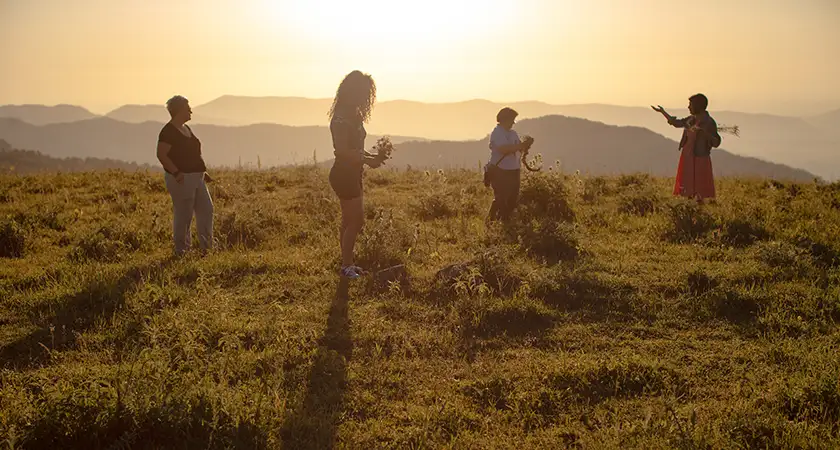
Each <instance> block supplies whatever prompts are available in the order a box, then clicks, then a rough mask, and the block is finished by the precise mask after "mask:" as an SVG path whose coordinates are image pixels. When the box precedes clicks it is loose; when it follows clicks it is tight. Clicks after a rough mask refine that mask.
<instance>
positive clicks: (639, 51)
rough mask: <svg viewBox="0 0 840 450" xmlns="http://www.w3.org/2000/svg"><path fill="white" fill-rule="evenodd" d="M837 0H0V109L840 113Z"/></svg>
mask: <svg viewBox="0 0 840 450" xmlns="http://www.w3.org/2000/svg"><path fill="white" fill-rule="evenodd" d="M838 55H840V0H797V1H794V0H702V1H696V2H692V1H690V0H689V1H685V0H680V1H666V0H586V1H582V0H425V1H416V0H411V1H407V0H355V1H343V0H334V1H333V0H330V1H326V0H300V1H291V0H177V1H176V0H0V58H2V59H0V61H2V66H0V67H2V69H0V104H6V103H44V104H56V103H72V104H80V105H83V106H86V107H88V108H90V109H92V110H94V111H96V112H105V111H107V110H109V109H111V108H114V107H116V106H119V105H122V104H126V103H157V104H162V103H163V102H164V101H165V100H166V98H168V97H169V96H171V95H173V94H174V93H181V94H183V95H186V96H187V97H189V98H190V99H191V100H192V102H193V104H200V103H202V102H206V101H209V100H212V99H213V98H216V97H218V96H220V95H224V94H238V95H278V96H302V97H319V98H322V97H331V96H332V94H333V93H334V91H335V88H336V86H337V83H338V82H339V81H340V79H341V77H342V76H343V75H344V74H345V73H347V72H348V71H350V70H352V69H357V68H358V69H361V70H364V71H367V72H370V73H372V74H373V75H374V78H375V79H376V81H377V85H378V87H379V96H380V99H382V100H388V99H397V98H401V99H411V100H420V101H434V102H437V101H457V100H466V99H472V98H486V99H490V100H496V101H514V100H542V101H546V102H550V103H562V104H567V103H611V104H621V105H646V104H650V103H659V104H666V105H674V106H683V105H684V104H685V103H686V101H685V99H686V98H687V96H688V95H690V94H692V93H695V92H704V93H706V94H707V95H708V96H709V97H710V98H711V99H712V103H713V107H715V109H733V110H741V111H767V112H789V113H791V114H808V113H819V112H822V110H828V109H836V108H840V61H838Z"/></svg>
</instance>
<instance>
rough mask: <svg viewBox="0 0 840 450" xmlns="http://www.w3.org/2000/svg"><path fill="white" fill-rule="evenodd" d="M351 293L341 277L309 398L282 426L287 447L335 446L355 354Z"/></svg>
mask: <svg viewBox="0 0 840 450" xmlns="http://www.w3.org/2000/svg"><path fill="white" fill-rule="evenodd" d="M348 291H349V286H348V280H347V279H346V278H341V281H340V282H339V284H338V289H337V290H336V295H335V298H334V299H333V303H332V306H331V307H330V313H329V316H328V318H327V329H326V331H325V332H324V336H323V337H322V338H321V340H320V341H319V343H318V350H317V353H316V354H315V361H314V363H313V364H312V371H311V372H310V374H309V382H308V384H307V387H306V396H305V397H304V399H303V401H302V402H301V404H300V406H299V407H298V408H297V409H296V411H295V412H294V413H292V414H290V415H289V416H288V417H287V419H286V420H285V422H284V423H283V430H282V437H283V441H284V444H285V446H288V448H295V449H298V448H300V449H310V448H311V449H324V448H333V447H334V446H335V440H336V434H337V429H338V420H339V417H340V415H341V410H342V407H343V402H344V394H345V390H346V388H347V365H348V364H349V362H350V358H351V356H352V353H353V343H352V341H351V339H350V319H349V317H348V312H347V304H348V301H349V293H348Z"/></svg>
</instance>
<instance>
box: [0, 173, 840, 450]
mask: <svg viewBox="0 0 840 450" xmlns="http://www.w3.org/2000/svg"><path fill="white" fill-rule="evenodd" d="M214 176H215V177H216V178H217V183H215V184H214V185H213V186H212V189H211V193H212V195H213V196H214V199H215V204H216V224H215V230H216V231H215V232H216V236H215V237H216V240H217V250H216V251H214V252H213V253H211V254H210V255H208V256H206V257H203V258H202V257H200V256H199V255H197V254H195V255H190V256H187V257H185V258H183V259H174V258H172V257H171V256H170V254H171V250H170V218H171V211H170V200H169V197H168V195H167V193H166V192H165V189H164V185H163V180H162V177H161V176H160V175H157V174H144V173H125V172H116V171H115V172H106V173H85V174H56V175H38V176H28V177H20V176H0V256H2V257H0V299H2V300H0V346H2V347H0V363H2V372H0V445H2V448H36V449H38V448H49V449H53V448H90V449H97V448H102V449H105V448H112V449H118V448H141V449H143V448H190V449H192V448H330V447H335V448H365V449H366V448H411V449H419V448H475V449H478V448H509V449H517V450H521V449H531V448H533V449H543V448H837V447H838V446H840V356H839V355H840V353H838V349H840V328H838V324H840V257H839V256H840V185H838V184H833V185H817V184H799V185H791V184H783V183H778V182H773V181H761V180H754V181H752V180H735V179H725V180H721V181H720V182H719V183H718V190H719V195H720V198H719V200H718V202H717V203H716V204H712V205H706V206H703V207H698V206H697V205H695V204H693V203H691V202H687V201H680V200H677V199H673V198H671V197H670V196H669V195H668V194H669V192H670V184H671V183H672V181H671V180H667V179H654V178H650V177H647V176H643V175H633V176H623V177H614V178H603V177H581V176H578V175H559V174H557V173H556V172H546V173H544V174H539V175H527V176H526V177H525V179H524V180H523V193H522V205H521V207H520V209H519V211H518V217H517V219H516V221H515V222H514V223H513V224H511V225H510V226H507V227H500V226H493V227H487V226H485V224H484V220H483V218H484V215H485V211H486V209H487V207H488V206H489V202H490V200H491V194H490V193H489V191H488V190H485V188H484V187H483V185H482V184H481V180H480V176H479V174H478V173H475V172H467V171H464V172H447V173H424V172H421V171H409V172H405V171H401V172H394V171H385V170H382V171H373V172H369V173H368V174H367V176H366V211H367V214H366V215H367V219H368V220H367V223H366V229H365V232H364V234H363V236H362V237H361V239H360V241H359V244H358V246H357V255H358V259H359V261H358V262H359V263H361V265H363V266H364V267H367V268H369V269H372V270H373V271H374V272H376V273H375V274H374V275H372V276H370V277H367V278H364V279H362V280H358V281H355V282H352V283H350V284H349V286H348V285H347V284H346V283H344V284H342V283H340V282H339V279H338V277H337V276H336V272H337V265H338V248H337V242H336V241H337V234H338V220H339V207H338V204H337V201H336V200H335V198H334V196H333V194H332V192H331V191H330V189H329V186H328V183H327V181H326V171H324V170H322V169H317V168H307V167H301V168H295V169H284V170H279V171H261V172H245V171H228V172H220V173H214ZM398 264H405V268H406V273H403V272H402V271H400V270H398V269H390V270H384V269H388V268H389V267H392V266H395V265H398Z"/></svg>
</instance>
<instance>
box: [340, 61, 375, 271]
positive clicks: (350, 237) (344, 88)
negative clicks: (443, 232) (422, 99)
mask: <svg viewBox="0 0 840 450" xmlns="http://www.w3.org/2000/svg"><path fill="white" fill-rule="evenodd" d="M375 102H376V84H375V83H374V81H373V78H372V77H371V76H370V75H368V74H365V73H362V72H359V71H358V70H355V71H353V72H350V73H349V74H348V75H347V76H346V77H344V80H343V81H342V82H341V84H340V85H339V86H338V91H336V94H335V99H334V100H333V104H332V107H331V108H330V112H329V117H330V132H331V133H332V142H333V148H334V149H335V162H334V163H333V166H332V169H331V170H330V186H332V188H333V190H334V191H335V193H336V195H337V196H338V198H339V201H340V202H341V230H340V234H339V240H340V243H341V271H340V273H341V276H343V277H347V278H359V276H361V274H362V269H361V268H359V267H358V266H356V265H354V263H353V247H355V245H356V237H357V236H358V235H359V232H361V231H362V225H363V224H364V206H363V202H362V171H363V170H364V165H365V164H367V165H368V166H369V167H372V168H376V167H379V166H380V165H382V160H381V159H379V158H375V157H373V156H372V155H371V154H369V153H367V152H366V151H365V149H364V148H365V137H366V136H367V133H366V131H365V127H364V124H365V123H366V122H367V121H368V120H370V114H371V111H372V110H373V105H374V103H375Z"/></svg>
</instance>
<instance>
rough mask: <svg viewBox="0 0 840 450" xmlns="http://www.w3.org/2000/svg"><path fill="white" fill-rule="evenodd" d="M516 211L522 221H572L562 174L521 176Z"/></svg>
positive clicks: (573, 215) (571, 212)
mask: <svg viewBox="0 0 840 450" xmlns="http://www.w3.org/2000/svg"><path fill="white" fill-rule="evenodd" d="M518 211H519V217H520V219H521V220H522V221H523V222H530V221H531V220H533V219H538V220H552V221H561V222H572V221H574V219H575V212H574V210H573V209H572V206H571V204H570V202H569V190H568V188H567V187H566V184H565V183H564V181H563V178H562V176H560V175H557V174H554V173H551V174H543V173H538V174H534V175H530V176H527V177H524V178H523V182H522V189H521V191H520V194H519V210H518Z"/></svg>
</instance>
